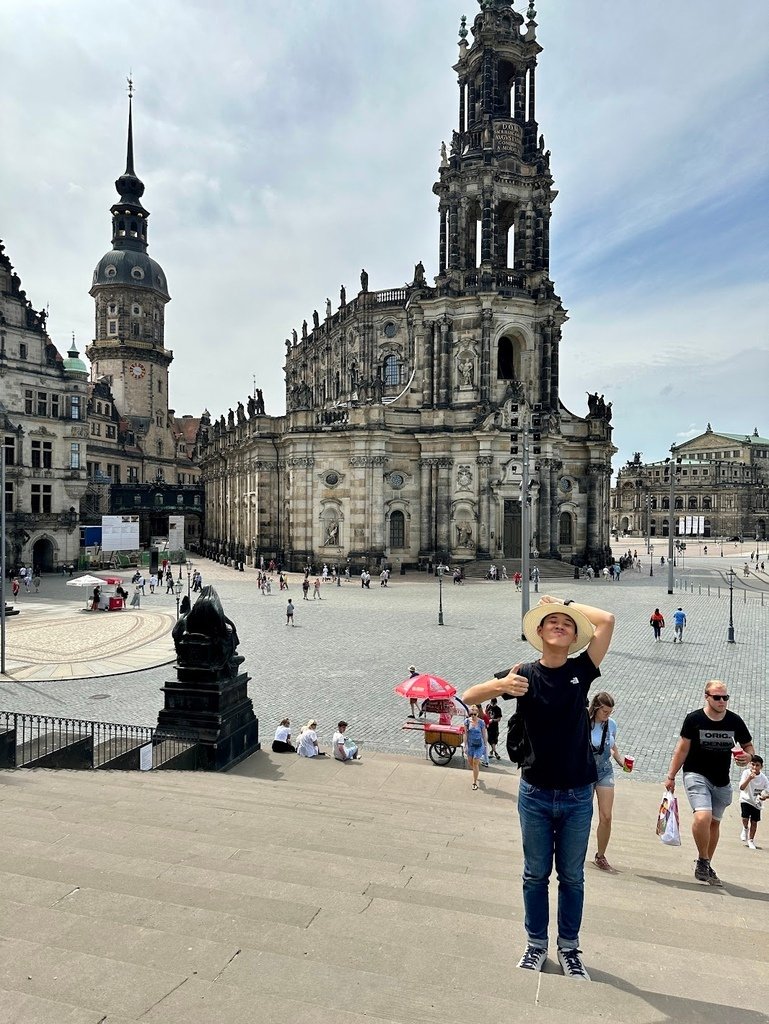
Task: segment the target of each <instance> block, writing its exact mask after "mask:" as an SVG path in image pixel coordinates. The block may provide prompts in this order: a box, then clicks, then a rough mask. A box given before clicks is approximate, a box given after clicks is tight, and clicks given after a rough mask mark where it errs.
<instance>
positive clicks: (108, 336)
mask: <svg viewBox="0 0 769 1024" xmlns="http://www.w3.org/2000/svg"><path fill="white" fill-rule="evenodd" d="M128 96H129V99H128V146H127V154H126V169H125V171H124V173H123V174H121V175H120V177H119V178H118V179H117V181H116V182H115V188H116V190H117V193H118V196H119V199H118V201H117V202H116V203H115V204H114V205H113V206H112V208H111V213H112V249H111V250H110V251H109V252H108V253H107V254H106V255H105V256H102V258H101V259H100V260H99V262H98V264H97V265H96V269H95V270H94V273H93V284H92V286H91V290H90V294H91V295H92V296H93V298H94V302H95V307H96V311H95V312H96V325H95V332H94V341H93V344H92V345H90V346H89V348H88V349H87V351H86V354H87V356H88V358H89V359H90V360H91V363H92V364H93V372H94V379H95V380H97V381H98V380H103V379H104V378H106V380H107V383H108V384H109V386H110V388H111V391H112V395H113V396H114V399H115V403H116V405H117V407H118V408H119V409H120V410H121V412H122V414H123V416H124V417H125V418H126V419H127V420H128V421H129V422H130V423H131V425H132V428H133V431H134V433H135V435H136V437H137V439H138V438H142V439H143V441H142V442H141V443H142V446H143V448H144V450H145V452H146V453H147V454H151V455H153V456H159V457H171V458H173V455H174V452H173V451H171V450H169V451H165V450H164V448H165V447H167V438H168V431H167V427H168V367H169V365H170V363H171V360H172V359H173V353H172V352H170V351H169V350H168V349H166V348H165V347H164V344H163V341H164V339H163V333H164V309H165V304H166V303H167V302H168V301H169V299H170V296H169V294H168V288H167V284H166V277H165V274H164V272H163V270H162V268H161V267H160V265H159V264H158V263H156V262H155V260H153V259H152V258H151V257H150V256H148V255H147V221H148V219H149V213H148V212H147V210H145V208H144V206H143V205H142V201H141V200H142V196H143V194H144V183H143V182H142V181H141V180H140V179H139V178H138V177H137V176H136V172H135V171H134V154H133V87H132V84H131V83H130V80H129V93H128Z"/></svg>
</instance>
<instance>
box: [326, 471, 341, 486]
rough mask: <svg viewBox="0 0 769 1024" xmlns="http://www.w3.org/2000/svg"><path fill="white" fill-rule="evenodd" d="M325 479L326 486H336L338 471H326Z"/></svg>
mask: <svg viewBox="0 0 769 1024" xmlns="http://www.w3.org/2000/svg"><path fill="white" fill-rule="evenodd" d="M325 481H326V486H328V487H336V485H337V484H338V483H339V474H338V473H333V472H331V473H326V476H325Z"/></svg>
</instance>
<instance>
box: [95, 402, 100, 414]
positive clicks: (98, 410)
mask: <svg viewBox="0 0 769 1024" xmlns="http://www.w3.org/2000/svg"><path fill="white" fill-rule="evenodd" d="M96 412H97V413H98V414H99V416H101V402H97V403H96Z"/></svg>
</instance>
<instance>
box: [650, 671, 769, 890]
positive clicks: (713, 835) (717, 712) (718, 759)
mask: <svg viewBox="0 0 769 1024" xmlns="http://www.w3.org/2000/svg"><path fill="white" fill-rule="evenodd" d="M728 703H729V694H728V693H727V690H726V684H725V683H723V682H721V680H720V679H710V680H708V682H707V683H705V705H704V707H702V708H698V709H697V710H696V711H691V712H690V713H689V714H688V715H687V716H686V718H684V723H683V725H682V726H681V736H680V738H679V740H678V743H677V744H676V747H675V750H674V751H673V757H672V758H671V760H670V769H669V771H668V776H667V779H666V780H665V788H666V789H667V790H668V791H669V792H670V793H674V792H675V788H676V775H677V774H678V770H679V768H681V767H682V766H683V770H684V789H685V790H686V795H687V797H688V798H689V804H690V806H691V809H692V811H693V812H694V820H693V821H692V836H693V837H694V843H695V845H696V847H697V864H696V866H695V868H694V877H695V878H696V879H697V881H698V882H707V883H708V884H709V885H718V886H720V885H723V882H722V881H721V879H720V878H719V877H718V875H717V874H716V873H715V871H714V870H713V867H712V865H711V862H712V860H713V856H714V854H715V852H716V847H717V846H718V840H719V835H720V829H721V818H722V817H723V813H724V811H725V810H726V808H727V807H728V806H729V804H730V803H731V802H732V787H731V783H730V781H729V770H730V768H731V761H732V755H734V760H735V761H736V763H737V764H738V765H740V767H741V768H744V767H746V766H747V765H748V764H750V758H751V756H752V755H753V754H754V753H755V751H754V750H753V743H752V739H753V737H752V736H751V735H750V731H749V730H748V727H747V725H746V724H745V722H744V721H743V720H742V719H741V718H740V716H739V715H736V714H735V713H734V712H733V711H729V710H727V706H728Z"/></svg>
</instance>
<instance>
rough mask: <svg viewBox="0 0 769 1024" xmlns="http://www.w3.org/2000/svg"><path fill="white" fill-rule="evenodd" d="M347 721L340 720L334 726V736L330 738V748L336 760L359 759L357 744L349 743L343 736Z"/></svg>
mask: <svg viewBox="0 0 769 1024" xmlns="http://www.w3.org/2000/svg"><path fill="white" fill-rule="evenodd" d="M346 729H347V722H345V721H341V722H339V724H338V725H337V727H336V732H335V733H334V738H333V739H332V740H331V749H332V750H333V753H334V757H335V758H336V760H337V761H360V760H361V759H360V757H358V746H356V744H355V743H351V742H349V741H348V740H347V738H346V737H345V730H346Z"/></svg>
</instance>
